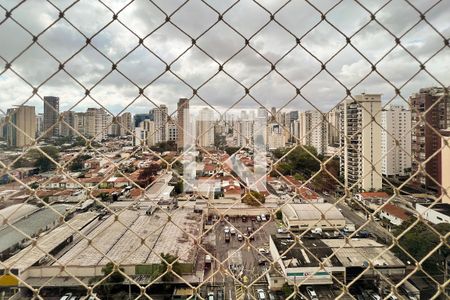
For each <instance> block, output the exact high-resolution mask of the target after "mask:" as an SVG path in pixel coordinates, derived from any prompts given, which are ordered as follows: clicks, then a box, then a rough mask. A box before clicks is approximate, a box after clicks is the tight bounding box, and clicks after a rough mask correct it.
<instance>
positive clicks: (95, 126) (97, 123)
mask: <svg viewBox="0 0 450 300" xmlns="http://www.w3.org/2000/svg"><path fill="white" fill-rule="evenodd" d="M84 118H85V119H84V126H85V128H84V131H85V133H86V136H88V137H90V138H94V140H95V141H97V142H99V141H101V140H104V139H106V136H107V134H108V130H107V126H108V114H107V113H106V111H105V110H104V109H103V108H88V109H87V111H86V114H85V116H84ZM78 124H79V123H78Z"/></svg>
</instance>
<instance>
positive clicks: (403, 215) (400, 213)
mask: <svg viewBox="0 0 450 300" xmlns="http://www.w3.org/2000/svg"><path fill="white" fill-rule="evenodd" d="M381 211H383V212H385V213H388V214H390V215H391V216H394V217H397V218H399V219H402V220H406V219H408V218H409V215H408V213H407V212H406V210H404V209H403V208H401V207H398V206H396V205H394V204H390V203H387V204H386V205H384V206H383V208H382V209H381Z"/></svg>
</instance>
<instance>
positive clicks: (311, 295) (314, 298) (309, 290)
mask: <svg viewBox="0 0 450 300" xmlns="http://www.w3.org/2000/svg"><path fill="white" fill-rule="evenodd" d="M306 292H307V293H308V296H309V298H311V300H319V297H317V293H316V291H315V290H314V289H313V288H312V287H310V286H307V287H306Z"/></svg>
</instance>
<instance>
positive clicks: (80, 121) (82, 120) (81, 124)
mask: <svg viewBox="0 0 450 300" xmlns="http://www.w3.org/2000/svg"><path fill="white" fill-rule="evenodd" d="M86 120H87V117H86V113H85V112H76V113H75V120H74V125H75V127H74V128H75V130H76V131H77V135H78V134H82V135H84V136H85V135H86Z"/></svg>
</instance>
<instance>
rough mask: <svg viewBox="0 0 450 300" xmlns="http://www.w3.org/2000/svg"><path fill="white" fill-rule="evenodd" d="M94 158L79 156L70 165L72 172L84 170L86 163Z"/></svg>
mask: <svg viewBox="0 0 450 300" xmlns="http://www.w3.org/2000/svg"><path fill="white" fill-rule="evenodd" d="M90 158H92V157H91V156H90V155H80V156H77V157H76V158H75V159H74V160H72V162H71V163H70V165H69V169H70V171H72V172H78V171H81V170H83V169H84V161H86V160H88V159H90Z"/></svg>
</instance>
